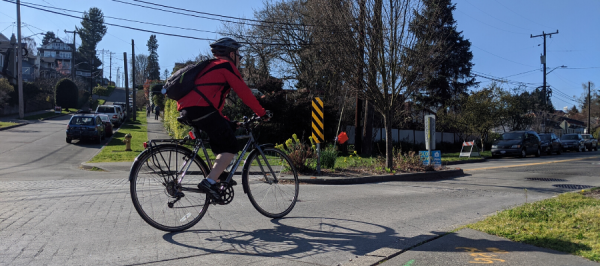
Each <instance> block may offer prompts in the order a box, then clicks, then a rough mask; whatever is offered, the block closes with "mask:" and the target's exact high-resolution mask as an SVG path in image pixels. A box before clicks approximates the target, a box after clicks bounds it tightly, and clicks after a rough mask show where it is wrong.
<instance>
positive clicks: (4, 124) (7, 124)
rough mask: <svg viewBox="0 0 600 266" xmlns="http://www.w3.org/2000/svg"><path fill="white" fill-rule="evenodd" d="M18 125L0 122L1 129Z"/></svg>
mask: <svg viewBox="0 0 600 266" xmlns="http://www.w3.org/2000/svg"><path fill="white" fill-rule="evenodd" d="M18 124H19V123H13V122H0V128H3V127H10V126H14V125H18Z"/></svg>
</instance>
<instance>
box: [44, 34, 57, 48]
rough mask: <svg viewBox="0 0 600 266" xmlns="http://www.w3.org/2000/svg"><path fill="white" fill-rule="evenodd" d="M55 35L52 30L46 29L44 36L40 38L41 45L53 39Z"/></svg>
mask: <svg viewBox="0 0 600 266" xmlns="http://www.w3.org/2000/svg"><path fill="white" fill-rule="evenodd" d="M55 38H56V35H55V34H54V32H52V31H48V32H46V33H45V34H44V38H43V39H42V45H46V44H48V43H50V41H52V40H54V39H55Z"/></svg>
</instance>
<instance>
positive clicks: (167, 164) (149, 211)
mask: <svg viewBox="0 0 600 266" xmlns="http://www.w3.org/2000/svg"><path fill="white" fill-rule="evenodd" d="M192 154H193V152H192V151H191V150H189V149H187V148H185V147H182V146H178V145H175V144H165V145H158V146H156V147H154V148H152V149H147V150H145V151H144V152H142V153H141V154H140V155H139V156H138V158H136V160H135V162H134V163H133V165H132V167H131V170H130V176H129V181H130V193H131V200H132V201H133V205H134V206H135V209H136V211H137V212H138V214H139V215H140V216H141V217H142V219H144V221H146V222H147V223H148V224H149V225H151V226H153V227H154V228H156V229H159V230H162V231H167V232H178V231H183V230H185V229H188V228H190V227H192V226H194V225H195V224H196V223H198V222H199V221H200V219H202V217H203V216H204V214H205V213H206V211H207V209H208V206H209V205H210V204H209V199H208V196H207V195H206V194H203V193H196V192H194V191H186V190H184V191H183V193H184V197H181V198H180V199H179V201H176V202H175V203H174V204H173V205H172V206H169V204H168V203H169V202H172V201H174V200H175V199H176V198H175V197H173V191H174V189H172V188H173V187H172V186H169V185H168V184H171V185H172V184H173V180H174V178H175V177H176V176H178V175H175V173H176V172H177V171H178V170H180V169H177V168H178V167H179V168H181V165H182V164H183V163H184V162H185V160H186V159H187V158H189V157H190V156H192ZM193 162H194V163H193V164H192V165H191V166H190V168H189V170H188V171H187V173H186V175H185V178H184V179H183V181H182V184H181V186H182V187H183V188H184V189H185V188H192V189H197V185H198V183H200V182H201V181H202V179H204V178H206V176H208V173H209V170H208V167H207V166H206V163H205V162H204V161H203V160H202V158H200V157H199V156H198V155H196V156H194V160H193ZM174 166H175V168H173V167H174ZM176 169H177V170H176ZM165 184H167V185H165ZM169 193H171V194H169Z"/></svg>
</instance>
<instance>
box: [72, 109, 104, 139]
mask: <svg viewBox="0 0 600 266" xmlns="http://www.w3.org/2000/svg"><path fill="white" fill-rule="evenodd" d="M104 131H105V128H104V123H103V122H102V119H100V116H98V115H97V114H76V115H74V116H73V117H71V121H69V124H68V125H67V143H71V140H74V139H78V140H82V139H86V140H92V141H96V142H97V143H100V142H102V139H104V135H105V132H104Z"/></svg>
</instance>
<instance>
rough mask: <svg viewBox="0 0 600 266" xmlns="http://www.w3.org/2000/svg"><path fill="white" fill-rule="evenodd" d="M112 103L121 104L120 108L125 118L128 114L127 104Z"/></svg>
mask: <svg viewBox="0 0 600 266" xmlns="http://www.w3.org/2000/svg"><path fill="white" fill-rule="evenodd" d="M113 105H118V106H121V110H123V117H124V119H127V115H129V112H128V110H127V104H126V103H124V102H114V103H113Z"/></svg>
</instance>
